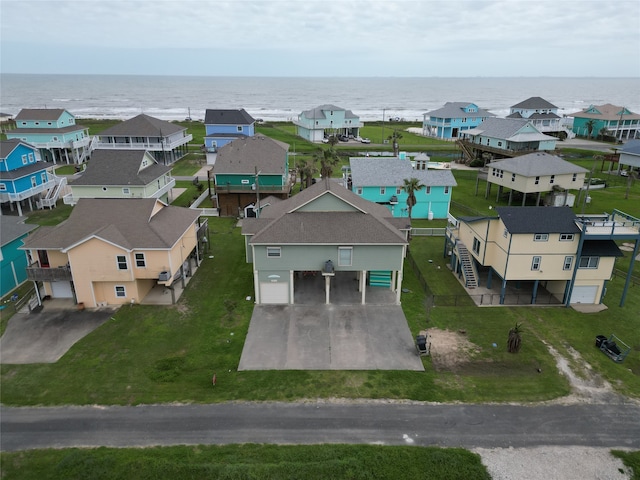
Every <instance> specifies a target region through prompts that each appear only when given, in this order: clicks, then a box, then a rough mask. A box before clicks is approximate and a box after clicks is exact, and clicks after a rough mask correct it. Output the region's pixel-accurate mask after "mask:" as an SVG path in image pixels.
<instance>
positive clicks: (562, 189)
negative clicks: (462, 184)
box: [476, 152, 588, 207]
mask: <svg viewBox="0 0 640 480" xmlns="http://www.w3.org/2000/svg"><path fill="white" fill-rule="evenodd" d="M487 168H488V170H486V171H480V172H478V180H480V179H482V180H486V182H487V185H486V191H485V197H484V198H489V195H490V194H491V186H492V185H497V186H498V189H497V192H496V202H498V201H499V200H500V199H501V198H502V196H503V194H504V191H505V190H506V189H509V201H508V202H509V205H511V202H512V200H513V199H514V193H515V194H516V196H518V197H519V196H521V197H522V206H525V205H526V203H527V199H528V198H535V205H540V200H541V197H542V194H547V195H546V196H545V198H544V202H545V204H547V205H554V206H563V205H569V206H570V207H572V206H573V204H574V202H575V194H572V193H570V190H574V191H575V190H580V189H581V188H582V187H583V185H584V180H585V176H586V174H587V172H588V170H587V169H585V168H582V167H580V166H578V165H575V164H573V163H571V162H567V161H566V160H563V159H561V158H560V157H557V156H555V155H550V154H548V153H546V152H537V153H530V154H527V155H520V156H518V157H513V158H506V159H504V160H498V161H495V162H491V163H489V164H488V165H487ZM476 193H477V190H476ZM530 194H532V195H533V197H528V195H530Z"/></svg>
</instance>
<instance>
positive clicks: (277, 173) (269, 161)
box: [213, 134, 292, 217]
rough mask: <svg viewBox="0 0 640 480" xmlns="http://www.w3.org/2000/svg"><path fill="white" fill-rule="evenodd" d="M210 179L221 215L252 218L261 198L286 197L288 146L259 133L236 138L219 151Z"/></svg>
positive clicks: (287, 191) (288, 185) (288, 188)
mask: <svg viewBox="0 0 640 480" xmlns="http://www.w3.org/2000/svg"><path fill="white" fill-rule="evenodd" d="M213 176H214V181H215V198H216V199H217V204H218V210H219V213H220V215H221V216H234V217H235V216H241V215H243V214H244V213H243V212H245V211H246V212H249V215H253V214H255V212H257V211H259V208H260V197H263V198H264V197H266V196H267V195H273V196H275V197H279V198H288V197H289V194H290V193H291V187H292V182H291V178H290V175H289V145H288V144H286V143H283V142H279V141H277V140H273V139H271V138H269V137H266V136H264V135H260V134H258V135H255V136H252V137H242V138H238V139H236V140H234V141H233V142H230V143H227V144H226V145H224V146H223V147H221V148H220V149H219V150H218V154H217V158H216V163H215V165H214V167H213ZM247 207H253V208H247Z"/></svg>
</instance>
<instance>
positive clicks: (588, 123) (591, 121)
mask: <svg viewBox="0 0 640 480" xmlns="http://www.w3.org/2000/svg"><path fill="white" fill-rule="evenodd" d="M584 126H585V127H587V137H589V138H591V134H592V133H593V130H594V129H595V128H596V120H595V118H590V119H589V120H587V121H586V122H585V124H584Z"/></svg>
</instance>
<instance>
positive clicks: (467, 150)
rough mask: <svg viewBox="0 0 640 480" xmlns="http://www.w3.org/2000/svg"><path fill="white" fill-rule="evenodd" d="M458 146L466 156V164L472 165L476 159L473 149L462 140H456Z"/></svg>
mask: <svg viewBox="0 0 640 480" xmlns="http://www.w3.org/2000/svg"><path fill="white" fill-rule="evenodd" d="M456 144H457V145H458V147H460V150H461V151H462V154H463V156H464V163H465V164H467V165H468V164H470V163H471V162H472V161H473V159H474V158H475V157H474V155H473V151H471V149H470V148H469V147H468V146H467V145H466V144H465V143H464V142H463V141H461V140H456Z"/></svg>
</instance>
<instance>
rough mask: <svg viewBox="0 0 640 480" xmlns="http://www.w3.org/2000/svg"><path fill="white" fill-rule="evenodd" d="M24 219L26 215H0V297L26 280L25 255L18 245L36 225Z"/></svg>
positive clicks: (26, 261)
mask: <svg viewBox="0 0 640 480" xmlns="http://www.w3.org/2000/svg"><path fill="white" fill-rule="evenodd" d="M25 220H27V218H26V217H18V216H16V215H0V244H1V249H0V271H1V273H2V275H1V276H0V297H4V296H5V295H6V294H8V293H9V292H10V291H11V290H13V289H14V288H16V287H18V286H20V285H21V284H22V283H24V282H25V281H26V280H27V270H26V269H27V264H28V260H27V255H26V253H25V252H24V251H23V250H20V247H21V246H22V241H23V239H24V238H25V237H26V236H27V235H28V234H29V232H31V231H32V230H35V229H36V228H38V226H37V225H32V224H28V223H25Z"/></svg>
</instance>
